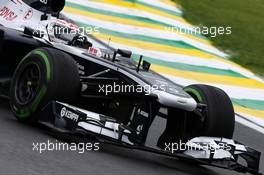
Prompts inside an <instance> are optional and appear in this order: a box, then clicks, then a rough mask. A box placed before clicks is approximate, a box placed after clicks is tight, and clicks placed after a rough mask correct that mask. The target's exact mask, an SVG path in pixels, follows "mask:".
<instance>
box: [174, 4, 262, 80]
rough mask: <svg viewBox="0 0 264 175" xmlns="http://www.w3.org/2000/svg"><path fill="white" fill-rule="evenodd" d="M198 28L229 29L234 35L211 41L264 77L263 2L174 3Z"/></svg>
mask: <svg viewBox="0 0 264 175" xmlns="http://www.w3.org/2000/svg"><path fill="white" fill-rule="evenodd" d="M175 1H176V2H177V3H178V4H179V5H181V7H182V10H183V17H184V18H185V19H187V20H188V21H189V22H190V23H192V24H194V25H198V26H207V27H211V26H224V27H227V26H230V27H232V34H231V35H219V36H217V37H215V38H212V37H210V38H209V39H210V40H211V41H212V42H213V44H214V45H215V46H216V47H218V48H220V49H221V50H223V51H225V52H226V53H228V54H229V55H230V59H231V60H232V61H234V62H236V63H238V64H240V65H242V66H244V67H246V68H248V69H250V70H252V71H253V72H255V73H258V74H260V75H264V0H175Z"/></svg>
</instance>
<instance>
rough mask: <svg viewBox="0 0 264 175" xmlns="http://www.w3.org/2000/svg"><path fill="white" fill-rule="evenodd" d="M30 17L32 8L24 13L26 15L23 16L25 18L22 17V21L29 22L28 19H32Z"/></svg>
mask: <svg viewBox="0 0 264 175" xmlns="http://www.w3.org/2000/svg"><path fill="white" fill-rule="evenodd" d="M32 16H33V9H32V8H30V9H29V10H28V11H27V12H26V14H25V16H24V18H23V19H24V20H29V19H31V18H32Z"/></svg>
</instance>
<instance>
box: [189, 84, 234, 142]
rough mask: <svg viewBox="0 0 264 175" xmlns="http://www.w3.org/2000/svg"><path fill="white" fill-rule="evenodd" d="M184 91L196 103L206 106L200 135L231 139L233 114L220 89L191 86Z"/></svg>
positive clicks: (230, 104) (231, 106) (231, 107)
mask: <svg viewBox="0 0 264 175" xmlns="http://www.w3.org/2000/svg"><path fill="white" fill-rule="evenodd" d="M184 90H185V91H186V92H187V93H189V94H190V95H191V96H192V97H193V98H194V99H195V100H196V101H197V102H198V103H202V104H206V105H207V108H206V111H205V120H204V122H203V124H202V126H203V127H202V133H201V134H202V135H203V136H209V137H224V138H230V139H231V138H232V137H233V132H234V128H235V114H234V108H233V105H232V102H231V100H230V98H229V96H228V95H227V94H226V93H225V92H224V91H223V90H221V89H219V88H216V87H213V86H208V85H191V86H188V87H185V88H184Z"/></svg>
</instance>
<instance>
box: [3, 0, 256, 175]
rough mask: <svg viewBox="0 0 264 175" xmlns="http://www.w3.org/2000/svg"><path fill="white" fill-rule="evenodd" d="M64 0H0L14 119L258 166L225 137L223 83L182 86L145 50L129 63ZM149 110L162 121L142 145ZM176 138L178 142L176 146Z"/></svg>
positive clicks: (228, 165) (204, 159) (229, 123)
mask: <svg viewBox="0 0 264 175" xmlns="http://www.w3.org/2000/svg"><path fill="white" fill-rule="evenodd" d="M64 5H65V1H64V0H1V4H0V96H1V97H5V98H8V99H9V101H10V106H11V109H12V112H13V113H14V116H15V117H16V118H17V119H18V120H19V121H21V122H25V123H31V124H32V123H36V122H38V123H41V124H43V125H45V126H48V127H50V128H53V129H54V130H56V131H59V132H65V133H72V134H74V133H76V134H77V133H82V134H85V135H88V136H93V137H94V138H96V139H98V140H100V141H103V142H106V143H111V144H115V145H119V146H122V147H127V148H132V149H139V150H144V151H148V152H153V153H157V154H161V155H166V156H169V157H175V158H184V159H189V160H193V161H196V162H197V163H199V164H201V165H211V166H216V167H221V168H225V169H230V170H235V171H238V172H249V173H252V174H260V173H259V160H260V152H258V151H255V150H254V149H251V148H249V147H247V146H244V145H242V144H240V143H238V142H236V141H233V140H232V137H233V132H234V125H235V114H234V109H233V106H232V103H231V100H230V98H229V97H228V95H227V94H226V93H225V92H224V91H222V90H221V89H219V88H216V87H212V86H208V85H200V84H199V85H190V86H188V87H181V86H180V85H178V84H176V83H174V82H172V81H170V80H168V79H167V78H165V77H163V76H161V75H159V74H157V73H155V72H153V71H151V70H150V68H151V63H149V62H148V61H146V60H144V56H140V57H139V58H138V59H137V60H136V61H135V60H134V59H131V55H132V53H131V51H127V50H122V49H113V48H108V47H107V46H106V45H104V44H103V43H102V42H100V41H99V40H96V38H94V37H91V36H89V35H86V34H85V33H83V32H82V31H81V30H80V28H79V27H78V26H77V25H76V24H74V23H73V22H71V20H69V19H67V18H66V17H65V16H63V15H61V14H60V12H61V10H62V9H63V7H64ZM99 46H101V48H100V47H99ZM156 117H162V118H164V119H166V121H167V124H166V127H165V130H164V132H163V134H161V135H160V137H159V139H158V142H157V145H156V146H153V147H149V146H146V138H147V136H148V134H149V128H150V127H151V125H152V123H153V121H154V119H155V118H156ZM180 143H181V144H182V143H184V144H185V147H184V149H175V145H176V144H180ZM240 159H244V160H245V161H246V163H245V164H243V163H241V162H240V161H239V160H240Z"/></svg>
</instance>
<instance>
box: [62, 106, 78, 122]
mask: <svg viewBox="0 0 264 175" xmlns="http://www.w3.org/2000/svg"><path fill="white" fill-rule="evenodd" d="M60 116H61V117H65V118H68V119H70V120H73V121H75V122H77V121H78V119H79V115H78V114H75V113H73V112H71V111H69V110H67V109H66V108H65V107H63V108H62V109H61V112H60Z"/></svg>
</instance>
